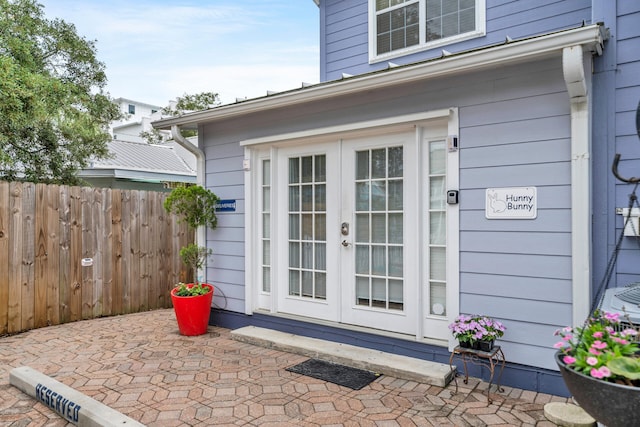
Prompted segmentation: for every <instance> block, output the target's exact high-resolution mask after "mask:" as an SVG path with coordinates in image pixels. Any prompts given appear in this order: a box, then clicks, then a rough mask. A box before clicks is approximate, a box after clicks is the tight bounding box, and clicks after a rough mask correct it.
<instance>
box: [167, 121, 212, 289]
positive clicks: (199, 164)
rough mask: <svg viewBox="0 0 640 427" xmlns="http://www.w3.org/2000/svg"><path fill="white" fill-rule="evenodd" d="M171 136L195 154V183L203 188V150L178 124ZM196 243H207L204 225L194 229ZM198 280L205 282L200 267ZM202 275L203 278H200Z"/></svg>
mask: <svg viewBox="0 0 640 427" xmlns="http://www.w3.org/2000/svg"><path fill="white" fill-rule="evenodd" d="M171 136H172V137H173V140H174V141H175V142H177V143H178V144H179V145H180V146H182V147H183V148H185V149H186V150H187V151H189V152H190V153H192V154H193V155H195V156H196V183H197V184H198V185H200V186H202V187H204V188H206V186H205V174H204V172H205V170H204V167H205V158H204V151H202V150H201V149H200V147H198V146H196V145H194V144H192V143H191V142H189V140H188V139H186V138H185V137H184V136H182V134H181V133H180V127H179V126H178V125H172V126H171ZM196 244H197V245H198V246H206V245H207V228H206V226H200V227H198V228H197V229H196ZM197 277H198V280H200V281H202V282H206V271H203V270H202V269H200V270H199V271H198V272H197ZM201 277H203V278H204V280H201V279H200V278H201Z"/></svg>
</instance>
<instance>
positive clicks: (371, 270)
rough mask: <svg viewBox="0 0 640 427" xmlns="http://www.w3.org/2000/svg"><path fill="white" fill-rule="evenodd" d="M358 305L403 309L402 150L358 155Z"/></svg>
mask: <svg viewBox="0 0 640 427" xmlns="http://www.w3.org/2000/svg"><path fill="white" fill-rule="evenodd" d="M355 161H356V165H355V222H356V223H355V231H356V234H355V262H356V265H355V276H356V277H355V284H356V290H355V291H356V292H355V304H356V305H359V306H366V307H375V308H379V309H384V310H399V311H402V310H403V309H404V282H403V265H404V255H403V250H404V248H403V215H404V214H403V209H404V201H403V191H404V189H403V185H404V181H403V170H404V168H403V161H404V160H403V147H402V146H399V147H386V148H376V149H369V150H362V151H357V152H356V155H355Z"/></svg>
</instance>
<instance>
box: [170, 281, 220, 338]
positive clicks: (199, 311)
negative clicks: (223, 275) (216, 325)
mask: <svg viewBox="0 0 640 427" xmlns="http://www.w3.org/2000/svg"><path fill="white" fill-rule="evenodd" d="M191 286H193V284H189V285H187V287H191ZM202 286H204V287H207V288H209V289H210V292H208V293H206V294H204V295H197V296H193V297H180V296H177V295H176V294H175V293H176V291H177V288H174V289H172V290H171V302H172V303H173V310H174V311H175V313H176V320H177V321H178V329H179V330H180V335H186V336H195V335H202V334H204V333H206V332H207V328H208V327H209V315H210V313H211V301H213V286H211V285H208V284H203V285H202Z"/></svg>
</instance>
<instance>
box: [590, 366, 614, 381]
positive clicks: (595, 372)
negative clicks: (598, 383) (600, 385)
mask: <svg viewBox="0 0 640 427" xmlns="http://www.w3.org/2000/svg"><path fill="white" fill-rule="evenodd" d="M590 374H591V376H592V377H593V378H600V379H602V378H606V377H610V376H611V371H610V370H609V368H607V367H606V366H601V367H600V369H596V368H593V369H591V372H590Z"/></svg>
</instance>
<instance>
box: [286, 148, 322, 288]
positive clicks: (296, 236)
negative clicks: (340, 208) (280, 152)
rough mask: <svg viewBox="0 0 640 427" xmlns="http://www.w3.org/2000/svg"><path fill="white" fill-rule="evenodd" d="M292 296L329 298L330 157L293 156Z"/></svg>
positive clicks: (290, 177) (290, 190) (290, 168)
mask: <svg viewBox="0 0 640 427" xmlns="http://www.w3.org/2000/svg"><path fill="white" fill-rule="evenodd" d="M288 176H289V182H288V193H289V200H288V205H289V212H288V215H289V227H288V228H289V235H288V241H289V245H288V247H289V265H288V270H289V286H288V289H289V295H290V296H297V297H302V298H307V299H315V300H326V298H327V285H326V264H327V263H326V250H327V248H326V246H327V242H326V228H327V225H326V217H327V215H326V184H327V183H326V177H327V171H326V156H325V155H313V156H303V157H292V158H289V171H288Z"/></svg>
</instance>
